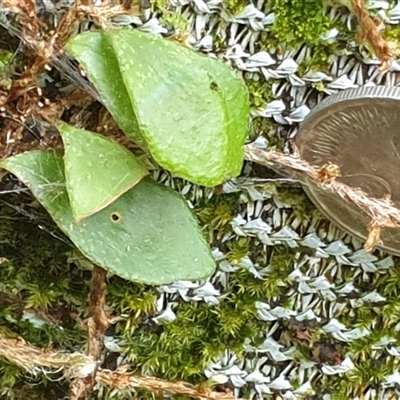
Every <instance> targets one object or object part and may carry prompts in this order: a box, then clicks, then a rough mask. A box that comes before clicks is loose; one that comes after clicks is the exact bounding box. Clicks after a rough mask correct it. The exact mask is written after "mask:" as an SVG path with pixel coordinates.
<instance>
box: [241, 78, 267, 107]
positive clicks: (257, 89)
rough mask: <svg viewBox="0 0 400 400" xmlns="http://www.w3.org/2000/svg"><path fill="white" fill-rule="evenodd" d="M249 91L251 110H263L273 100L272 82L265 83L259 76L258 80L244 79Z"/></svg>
mask: <svg viewBox="0 0 400 400" xmlns="http://www.w3.org/2000/svg"><path fill="white" fill-rule="evenodd" d="M245 83H246V85H247V89H248V91H249V100H250V107H251V108H264V107H265V106H266V105H267V103H269V102H270V101H271V100H272V99H273V95H272V84H273V81H272V80H268V81H266V80H265V79H264V78H262V77H260V76H259V80H254V79H249V78H247V79H245Z"/></svg>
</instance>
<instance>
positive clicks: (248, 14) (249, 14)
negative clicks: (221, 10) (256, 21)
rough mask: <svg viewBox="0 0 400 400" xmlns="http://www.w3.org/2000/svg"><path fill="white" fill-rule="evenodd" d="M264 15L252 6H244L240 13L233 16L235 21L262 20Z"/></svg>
mask: <svg viewBox="0 0 400 400" xmlns="http://www.w3.org/2000/svg"><path fill="white" fill-rule="evenodd" d="M264 17H265V14H264V13H263V12H261V11H260V10H258V9H257V8H256V7H254V5H253V4H249V5H248V6H246V7H245V8H244V9H243V10H242V11H241V12H239V13H238V14H236V15H235V19H250V18H261V19H262V18H264Z"/></svg>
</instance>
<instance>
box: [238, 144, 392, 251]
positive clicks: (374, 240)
mask: <svg viewBox="0 0 400 400" xmlns="http://www.w3.org/2000/svg"><path fill="white" fill-rule="evenodd" d="M245 158H246V159H247V160H249V161H253V162H256V163H258V164H261V165H265V166H268V167H279V168H281V169H282V168H283V169H284V170H285V171H287V172H288V174H289V175H292V176H293V174H294V175H295V176H296V178H298V179H299V180H300V181H301V182H302V183H304V184H310V181H311V183H312V184H315V185H317V186H318V187H320V188H321V189H324V190H327V191H329V192H331V193H336V194H337V195H338V196H339V197H340V198H342V199H343V200H345V201H347V202H349V203H351V204H354V205H355V206H357V207H358V208H359V209H360V210H361V211H363V212H364V213H365V214H366V215H367V216H368V217H369V218H370V220H371V223H370V224H369V226H368V227H366V232H367V241H366V245H365V249H366V250H368V251H371V250H372V249H373V248H374V247H375V246H376V245H377V244H379V238H380V230H381V229H382V228H399V227H400V210H399V209H397V208H396V207H395V206H394V204H393V202H392V201H391V200H390V199H389V198H384V199H377V198H373V197H371V196H368V195H367V194H366V193H365V192H364V191H362V190H361V189H359V188H353V187H351V186H348V185H346V184H344V183H342V182H339V181H338V180H337V179H336V178H337V177H338V176H339V167H338V166H334V165H333V164H327V165H325V166H322V167H321V168H316V167H314V166H312V165H311V164H309V163H308V162H307V161H305V160H302V159H301V158H300V157H299V155H298V152H297V151H295V152H294V154H292V155H288V154H284V153H282V152H279V151H276V150H265V149H261V148H258V147H256V146H254V145H247V146H246V147H245Z"/></svg>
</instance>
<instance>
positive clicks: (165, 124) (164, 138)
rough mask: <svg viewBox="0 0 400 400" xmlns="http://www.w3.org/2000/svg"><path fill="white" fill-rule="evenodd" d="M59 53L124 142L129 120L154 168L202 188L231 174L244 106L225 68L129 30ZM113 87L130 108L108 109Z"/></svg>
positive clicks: (240, 88) (243, 129)
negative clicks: (90, 88)
mask: <svg viewBox="0 0 400 400" xmlns="http://www.w3.org/2000/svg"><path fill="white" fill-rule="evenodd" d="M67 49H68V51H69V52H70V53H72V54H73V55H74V57H75V58H76V59H77V60H78V61H79V62H80V63H81V65H82V67H83V68H84V69H85V71H86V73H87V75H88V77H89V79H90V80H91V81H92V82H93V84H94V85H95V87H96V88H97V89H98V91H99V93H100V96H101V97H102V99H103V102H104V104H105V105H106V107H107V108H108V109H109V111H110V112H111V114H112V115H113V116H114V118H115V120H116V121H117V122H118V124H119V125H120V126H121V128H122V129H123V130H124V131H125V133H126V134H127V135H131V133H130V132H129V131H127V130H125V129H124V121H126V120H128V119H132V118H136V120H137V122H138V127H139V130H140V132H141V135H142V136H143V138H144V140H145V141H146V144H147V147H148V149H149V151H150V152H151V154H152V156H153V158H154V159H155V160H156V161H157V162H158V163H159V164H160V165H161V166H162V167H164V168H166V169H169V170H170V171H172V172H173V173H175V174H177V175H179V176H181V177H183V178H186V179H188V180H190V181H192V182H195V183H197V184H201V185H206V186H214V185H216V184H219V183H221V182H222V181H223V180H224V179H226V178H229V177H232V176H236V175H237V174H239V172H240V169H241V166H242V162H243V148H242V147H243V144H244V141H245V138H246V135H247V131H248V124H249V102H248V94H247V89H246V87H245V85H244V83H243V81H242V80H241V79H240V78H239V77H238V76H236V74H235V73H234V72H233V71H232V70H231V69H230V68H229V67H228V66H227V65H225V64H223V63H222V62H220V61H218V60H215V59H212V58H210V57H207V56H204V55H202V54H199V53H197V52H195V51H193V50H191V49H189V48H187V47H184V46H182V45H180V44H178V43H176V42H173V41H170V40H166V39H161V38H157V37H154V36H152V35H148V34H146V33H142V32H140V31H137V30H132V29H118V30H107V31H101V32H85V33H83V34H81V35H78V36H76V37H74V38H73V39H71V40H70V41H69V43H68V45H67ZM105 49H106V50H105ZM104 65H109V66H111V65H112V66H113V68H114V67H115V68H116V69H115V70H114V69H108V68H106V67H105V66H104ZM110 80H112V81H113V83H112V85H111V87H110V89H109V84H110ZM117 87H118V88H120V93H121V94H120V95H118V96H119V97H118V101H119V102H121V98H120V97H121V96H126V95H127V96H128V98H127V99H129V101H130V108H129V107H128V105H127V102H128V100H127V99H125V102H124V103H123V107H118V106H117V105H116V104H115V102H114V100H113V97H114V96H115V95H117V89H116V88H117Z"/></svg>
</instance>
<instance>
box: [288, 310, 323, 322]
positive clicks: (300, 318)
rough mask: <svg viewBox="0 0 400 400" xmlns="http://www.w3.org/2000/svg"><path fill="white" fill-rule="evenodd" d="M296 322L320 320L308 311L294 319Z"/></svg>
mask: <svg viewBox="0 0 400 400" xmlns="http://www.w3.org/2000/svg"><path fill="white" fill-rule="evenodd" d="M294 318H295V319H296V320H297V321H300V322H301V321H313V320H315V321H317V322H320V321H321V318H320V317H317V316H316V315H315V313H314V311H313V310H311V309H309V310H307V311H304V312H302V313H301V314H299V315H296V316H295V317H294Z"/></svg>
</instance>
